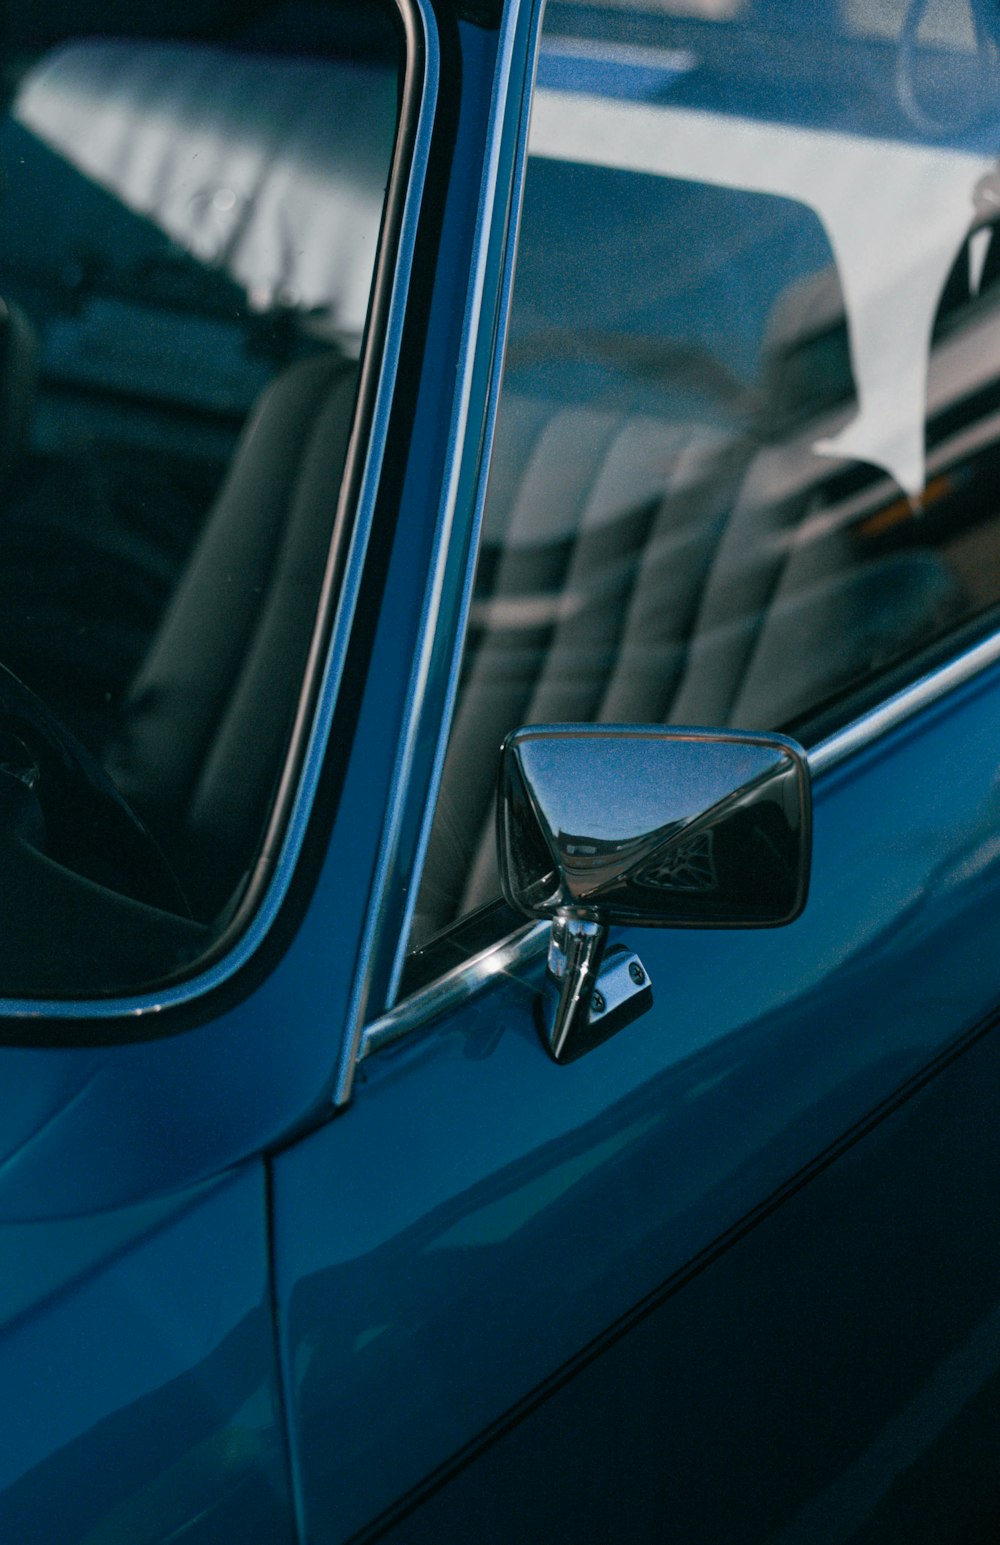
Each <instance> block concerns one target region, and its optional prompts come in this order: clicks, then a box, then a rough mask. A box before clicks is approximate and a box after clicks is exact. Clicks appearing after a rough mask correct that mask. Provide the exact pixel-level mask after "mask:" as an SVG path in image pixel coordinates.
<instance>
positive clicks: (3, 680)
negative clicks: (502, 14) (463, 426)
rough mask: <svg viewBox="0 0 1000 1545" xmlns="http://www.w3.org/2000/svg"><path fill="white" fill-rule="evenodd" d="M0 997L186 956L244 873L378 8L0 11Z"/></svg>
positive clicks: (346, 366) (332, 475) (132, 980)
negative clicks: (1, 95)
mask: <svg viewBox="0 0 1000 1545" xmlns="http://www.w3.org/2000/svg"><path fill="white" fill-rule="evenodd" d="M5 18H6V30H5V35H4V36H3V39H2V47H3V55H4V56H3V59H2V64H3V80H4V85H5V89H6V115H5V117H4V120H3V123H2V126H0V160H2V170H3V184H2V190H0V501H2V502H0V510H2V514H0V555H2V561H0V664H2V666H3V671H2V673H0V700H2V701H0V708H2V710H3V712H2V716H0V717H2V723H0V804H2V805H3V809H4V814H3V818H2V820H0V873H2V876H3V886H2V890H3V896H4V901H3V913H2V928H0V937H2V941H3V942H2V943H0V993H3V994H6V995H16V996H32V997H34V996H52V995H55V996H59V995H65V994H73V995H77V994H90V993H98V994H100V993H117V992H121V991H126V990H135V989H137V988H140V987H142V986H145V985H148V984H150V983H151V982H153V981H154V980H160V979H163V978H165V977H169V976H171V975H173V974H175V973H176V972H178V971H183V970H186V969H189V968H190V967H191V966H192V965H193V964H194V963H196V961H197V960H198V958H199V957H200V956H201V955H202V953H203V952H204V950H205V949H206V948H207V947H208V945H209V944H210V943H211V942H212V941H213V940H214V939H215V938H217V937H218V935H219V933H220V931H221V930H222V929H223V928H225V927H226V926H227V924H228V923H229V921H230V920H231V919H232V917H233V916H234V914H235V913H236V912H237V910H238V909H239V907H240V904H241V900H242V898H243V897H244V895H245V893H246V889H247V885H248V882H249V879H250V876H251V875H252V874H253V872H254V870H255V866H256V865H257V863H258V860H259V857H260V853H261V846H262V842H263V839H264V833H265V830H266V828H267V823H268V819H269V815H270V811H271V808H272V803H273V799H274V795H275V790H276V787H277V784H278V781H279V778H280V776H281V773H282V768H283V765H284V761H285V756H286V752H287V748H288V745H289V737H290V733H291V728H292V723H293V718H294V715H295V712H296V706H297V703H298V700H299V695H300V691H301V687H302V681H303V673H304V669H305V664H306V658H307V654H308V650H309V644H310V639H311V637H312V634H313V629H314V626H315V623H316V615H317V606H318V602H319V596H320V588H321V585H322V581H323V575H324V569H325V566H326V562H327V555H328V551H329V549H330V545H331V540H332V538H333V536H334V522H335V515H336V512H337V501H338V492H339V487H340V480H341V473H342V469H343V464H344V457H345V452H346V447H347V441H348V435H349V431H350V426H351V422H352V415H353V412H354V406H355V396H356V386H357V375H358V357H359V352H360V349H361V345H362V337H363V333H364V329H365V322H366V317H367V313H368V306H369V296H370V292H371V287H372V277H373V271H374V262H375V254H376V248H377V243H378V238H379V229H380V222H381V217H382V206H383V200H384V196H385V187H386V183H387V178H388V171H389V164H390V159H391V154H392V147H393V141H394V135H395V126H396V111H397V81H398V76H399V71H400V60H399V57H398V40H397V31H396V28H395V26H394V24H393V19H392V12H391V8H389V9H388V10H386V11H383V10H382V9H381V8H380V7H379V6H377V5H350V4H339V5H338V4H328V3H305V4H301V3H295V4H287V3H281V0H276V3H265V4H255V5H250V6H247V5H234V4H231V3H229V0H206V3H204V4H202V5H199V6H195V5H192V4H190V3H188V0H164V3H163V4H161V5H158V6H156V7H152V6H134V7H132V8H128V7H123V6H121V5H118V4H112V3H110V0H108V3H107V4H102V3H97V0H93V3H88V4H86V5H83V6H68V5H62V6H57V5H52V6H36V5H34V4H27V3H23V4H22V3H15V4H11V5H10V6H8V7H7V8H6V9H5Z"/></svg>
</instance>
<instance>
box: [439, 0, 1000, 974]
mask: <svg viewBox="0 0 1000 1545" xmlns="http://www.w3.org/2000/svg"><path fill="white" fill-rule="evenodd" d="M876 11H878V18H877V25H876V24H875V19H874V16H875V12H876ZM998 54H1000V22H998V20H997V18H996V14H995V9H994V8H993V7H991V6H982V5H975V6H972V5H970V4H968V3H966V0H955V3H954V4H947V5H946V4H942V5H929V4H923V3H922V0H912V3H909V4H907V3H903V0H901V3H900V4H899V5H885V6H879V7H872V6H864V5H855V4H853V3H848V0H843V3H842V4H840V5H838V4H837V3H835V0H829V3H824V4H819V3H818V0H817V3H809V4H802V3H801V0H787V3H783V0H746V3H743V4H728V5H720V4H715V3H712V4H709V3H708V0H663V3H662V4H657V5H656V6H655V7H654V6H652V5H648V6H645V5H643V6H639V5H627V6H625V5H618V6H602V7H596V6H591V5H586V6H582V5H576V6H562V5H558V4H555V3H553V4H552V5H550V7H549V9H548V12H547V19H546V28H545V33H544V37H543V43H542V52H541V57H540V63H539V70H538V84H537V90H536V93H535V98H534V105H533V115H532V122H531V133H530V160H529V169H528V175H527V186H526V194H525V201H524V209H523V217H522V228H521V238H520V247H519V253H518V270H517V278H516V284H515V292H514V301H513V311H512V319H511V328H510V336H509V346H508V353H507V361H506V370H505V378H504V386H503V394H502V398H501V403H500V410H499V418H498V426H497V434H496V447H495V453H494V458H493V465H492V471H491V477H490V483H489V489H488V498H487V507H486V514H485V529H484V532H483V538H482V547H481V552H480V556H479V565H478V572H477V579H476V587H475V596H474V600H473V604H472V612H471V619H470V624H469V629H468V636H467V639H466V642H465V651H464V657H463V664H462V676H461V682H460V687H459V696H458V701H457V706H456V711H455V717H454V723H453V727H452V731H451V739H450V744H449V748H448V754H447V761H446V765H445V769H444V775H443V782H442V787H441V794H440V799H439V804H438V810H437V815H436V818H435V822H434V826H433V830H432V834H431V838H430V845H429V849H428V854H427V860H426V865H425V871H424V878H423V886H422V890H421V893H420V896H419V899H418V902H417V912H416V921H415V925H414V933H413V943H414V945H416V946H417V947H421V946H424V945H425V944H426V943H427V942H428V941H429V940H430V939H432V938H433V937H434V936H435V935H437V934H439V933H440V932H441V930H443V929H447V928H449V927H451V926H452V925H453V924H454V923H455V922H456V920H458V919H460V918H463V917H465V916H466V915H467V914H470V913H472V912H473V911H475V909H476V908H478V907H481V906H483V905H485V904H487V903H489V902H491V901H492V900H493V899H494V898H495V897H496V895H497V892H498V883H497V873H496V866H495V856H494V838H493V823H492V809H493V806H492V801H493V788H494V778H495V765H496V752H497V747H498V746H499V744H500V742H501V740H502V738H503V736H504V735H505V734H507V733H508V732H509V731H510V730H511V729H513V728H514V727H515V726H517V725H519V724H531V723H551V722H560V721H575V720H584V721H596V722H611V723H616V722H618V723H682V724H691V725H706V726H738V727H741V728H746V729H753V730H758V729H759V730H766V729H790V730H791V731H792V732H793V733H797V734H799V735H801V736H803V737H805V738H806V739H808V737H809V735H810V733H811V730H810V726H811V725H815V724H817V723H819V722H820V718H821V716H822V722H823V723H824V724H826V725H829V724H831V723H832V722H835V721H836V719H837V718H838V716H839V717H840V718H841V719H843V718H846V717H847V716H849V715H850V713H851V712H853V711H856V707H854V706H852V705H856V704H857V701H858V696H857V694H858V693H859V691H860V690H862V689H865V690H868V689H870V687H871V686H872V684H879V683H884V682H887V681H888V680H889V679H890V675H891V677H892V680H893V682H894V683H895V682H898V681H899V680H900V679H901V676H902V677H903V678H905V675H906V674H907V672H909V674H911V675H912V674H916V673H917V672H918V671H919V670H920V669H922V668H923V666H922V662H923V660H924V659H925V658H926V651H927V649H928V646H930V645H933V644H934V643H935V641H938V640H943V639H945V638H947V637H948V636H950V635H951V634H953V633H954V631H955V630H956V629H958V628H967V625H968V624H969V623H970V621H971V619H979V620H980V625H981V626H982V627H992V626H994V625H995V615H994V609H995V607H996V603H997V601H998V599H1000V499H998V493H997V489H998V487H1000V484H998V478H997V473H998V469H1000V463H998V451H997V443H998V441H997V423H998V421H997V419H996V412H997V407H998V404H1000V395H998V391H1000V389H998V385H997V380H998V371H1000V240H998V238H997V236H996V234H995V233H996V221H997V219H998V214H1000V177H998V174H997V170H996V168H997V155H998V151H1000V94H998V87H1000V81H998V75H997V59H998ZM508 925H509V920H508ZM503 926H505V925H504V923H503V922H502V921H501V920H498V921H497V922H496V924H495V928H496V929H502V928H503ZM418 970H419V967H416V966H415V967H414V975H413V980H416V979H417V977H416V974H415V973H416V972H417V971H418Z"/></svg>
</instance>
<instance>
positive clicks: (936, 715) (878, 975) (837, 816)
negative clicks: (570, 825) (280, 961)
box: [274, 671, 1000, 1540]
mask: <svg viewBox="0 0 1000 1545" xmlns="http://www.w3.org/2000/svg"><path fill="white" fill-rule="evenodd" d="M998 692H1000V674H998V673H997V672H996V671H994V672H991V673H988V674H986V675H985V676H983V677H981V678H979V679H977V680H976V681H975V682H974V683H973V684H970V685H969V686H968V687H966V688H965V689H964V690H962V691H961V692H959V693H956V694H955V696H954V697H953V698H952V699H951V700H949V701H948V702H947V703H946V704H944V705H939V706H938V708H937V709H936V710H935V711H934V712H933V713H931V714H928V715H927V716H926V717H925V719H924V720H923V721H922V722H920V723H917V724H912V725H908V726H906V727H904V728H902V729H899V730H897V731H896V732H895V734H893V735H892V736H890V737H887V738H886V739H885V740H884V741H882V742H880V743H878V744H876V745H875V746H873V747H871V748H870V749H869V750H868V751H867V752H865V753H862V754H861V755H860V756H859V757H858V758H856V759H855V760H854V761H852V762H851V763H849V764H845V765H844V766H842V767H841V768H839V769H836V770H834V771H832V772H831V773H829V774H827V775H826V777H824V778H821V779H818V780H817V783H816V787H815V808H814V838H815V850H814V869H813V882H812V896H811V900H810V903H809V906H808V907H807V909H806V911H805V913H804V914H803V916H802V917H801V918H800V919H799V920H798V921H797V922H796V923H794V924H792V925H791V926H790V927H789V928H786V929H784V930H776V931H774V932H766V933H752V932H745V933H744V932H737V933H731V934H713V933H707V932H699V931H690V932H689V931H685V932H683V933H678V934H670V933H661V932H659V931H654V932H648V933H647V932H644V931H641V930H632V931H630V932H626V931H624V930H622V931H620V932H616V933H615V934H614V935H613V937H615V938H620V939H622V940H625V941H627V942H628V944H629V945H630V946H631V947H632V948H635V949H636V950H638V952H639V953H640V955H641V958H642V960H643V962H644V964H645V966H646V968H647V970H648V972H649V974H650V976H651V979H652V984H653V995H654V1006H653V1008H652V1010H651V1011H650V1012H649V1013H648V1014H646V1015H645V1016H644V1017H643V1018H641V1019H640V1020H638V1021H636V1023H635V1024H633V1025H631V1026H629V1027H628V1028H627V1029H626V1030H624V1031H622V1032H621V1033H620V1034H619V1035H618V1036H616V1037H614V1038H613V1039H612V1040H611V1041H609V1042H608V1043H607V1044H606V1045H605V1046H603V1047H601V1048H598V1050H596V1051H594V1052H592V1053H590V1054H588V1055H587V1056H585V1057H583V1058H581V1059H580V1060H579V1061H578V1062H576V1063H574V1064H572V1065H571V1066H569V1067H559V1066H557V1065H556V1064H554V1063H553V1062H552V1061H551V1060H550V1059H549V1058H548V1056H547V1054H546V1053H545V1051H544V1050H543V1048H542V1045H541V1042H540V1040H539V1037H538V1035H537V1032H536V1030H535V1026H534V1021H533V999H534V995H535V993H536V992H537V990H538V987H539V985H540V976H541V970H542V962H541V961H537V962H536V963H533V964H532V963H529V964H528V965H526V966H524V967H522V968H520V969H517V968H515V971H514V972H513V973H512V975H511V977H510V978H501V979H500V980H498V981H497V982H496V983H494V984H492V985H490V986H488V987H486V988H484V989H483V990H482V991H481V992H480V994H479V995H478V996H477V997H475V998H473V999H472V1000H471V1001H470V1002H469V1003H468V1004H465V1005H463V1006H461V1007H459V1008H458V1009H456V1010H455V1011H453V1012H452V1013H451V1014H448V1015H445V1016H444V1017H443V1018H442V1019H441V1020H440V1022H438V1023H436V1024H432V1025H430V1026H428V1027H427V1029H426V1030H425V1031H424V1032H423V1033H422V1034H421V1035H419V1036H414V1037H412V1038H409V1039H403V1040H402V1041H401V1042H399V1043H398V1044H397V1045H396V1046H395V1047H392V1048H389V1049H387V1050H386V1051H384V1052H383V1053H381V1054H379V1055H376V1056H375V1057H374V1058H372V1059H371V1060H370V1061H368V1062H367V1063H365V1064H363V1082H362V1083H361V1084H359V1087H358V1090H357V1093H356V1097H355V1102H354V1105H353V1106H352V1108H351V1112H350V1120H344V1121H337V1122H335V1123H333V1124H332V1125H331V1126H329V1127H328V1128H326V1129H324V1130H323V1131H321V1132H317V1133H315V1134H313V1135H312V1136H310V1137H307V1138H305V1139H304V1140H303V1141H302V1142H300V1143H299V1144H297V1145H296V1146H295V1147H293V1148H292V1149H290V1150H289V1151H288V1152H287V1153H284V1154H282V1155H281V1156H279V1157H278V1158H277V1159H276V1161H275V1164H274V1184H275V1199H276V1210H275V1272H276V1291H277V1296H278V1302H279V1304H280V1305H281V1306H282V1312H283V1320H284V1324H285V1326H286V1334H287V1343H286V1346H285V1367H286V1375H287V1376H288V1377H289V1379H290V1383H291V1387H290V1393H289V1401H290V1407H291V1411H292V1422H293V1434H294V1441H293V1450H294V1452H295V1454H296V1458H297V1460H298V1462H299V1463H300V1464H301V1466H302V1475H301V1482H300V1484H301V1486H302V1491H303V1496H304V1498H305V1508H306V1517H307V1519H308V1521H309V1528H310V1531H311V1532H310V1537H311V1538H312V1537H315V1538H317V1539H323V1540H326V1539H331V1540H332V1539H338V1540H339V1539H343V1538H347V1537H348V1536H349V1535H350V1533H351V1532H352V1530H353V1529H356V1528H358V1527H360V1526H361V1525H363V1524H366V1523H368V1522H369V1521H370V1516H372V1515H374V1514H376V1513H378V1512H380V1511H381V1510H383V1509H387V1508H389V1507H390V1506H391V1504H392V1503H393V1501H394V1500H395V1499H396V1498H397V1497H398V1496H399V1495H401V1494H403V1493H404V1492H406V1491H407V1490H409V1489H410V1488H412V1487H414V1486H416V1485H417V1484H418V1483H419V1482H420V1481H422V1480H424V1479H425V1478H426V1476H428V1475H429V1474H431V1473H432V1472H434V1471H435V1470H436V1469H437V1468H438V1467H440V1466H443V1465H446V1464H447V1463H448V1462H450V1461H451V1460H452V1459H453V1457H454V1456H455V1455H456V1454H457V1453H458V1452H460V1451H461V1450H462V1449H463V1448H464V1446H465V1445H466V1444H468V1443H469V1442H471V1441H472V1440H473V1439H474V1437H475V1435H476V1434H477V1433H479V1432H481V1431H484V1430H486V1429H488V1428H490V1427H491V1426H492V1425H493V1424H495V1423H499V1422H501V1421H502V1419H503V1418H504V1416H505V1414H506V1413H507V1411H508V1410H510V1409H512V1408H514V1407H516V1406H517V1405H518V1403H519V1402H521V1401H522V1400H524V1399H525V1398H526V1397H528V1396H529V1395H530V1394H531V1393H532V1391H534V1390H536V1389H537V1388H538V1387H539V1386H542V1385H543V1384H544V1383H545V1381H546V1380H549V1379H551V1378H552V1377H553V1376H555V1375H556V1374H557V1373H558V1371H559V1369H560V1368H561V1367H562V1366H563V1365H564V1364H566V1363H568V1362H570V1360H572V1359H573V1358H575V1357H576V1356H577V1355H578V1354H579V1353H581V1352H582V1351H583V1349H584V1348H586V1347H587V1346H588V1345H589V1344H590V1343H591V1342H592V1341H593V1340H594V1339H595V1338H597V1337H599V1336H600V1335H601V1333H602V1332H603V1331H604V1330H605V1329H606V1328H607V1326H608V1325H611V1324H614V1323H615V1322H616V1321H618V1320H619V1319H621V1318H622V1317H624V1316H627V1315H628V1314H629V1313H630V1311H632V1310H633V1309H634V1307H635V1306H636V1305H637V1304H639V1303H641V1302H642V1301H644V1300H645V1299H646V1298H647V1297H648V1296H649V1295H651V1294H655V1293H656V1292H658V1291H659V1290H660V1289H661V1288H662V1287H663V1285H664V1284H666V1283H668V1282H670V1281H672V1280H674V1279H675V1278H676V1277H677V1276H678V1274H681V1273H683V1272H684V1271H685V1270H686V1269H687V1268H689V1267H690V1264H691V1263H692V1262H693V1261H696V1260H697V1259H699V1258H700V1257H702V1256H703V1254H704V1253H705V1252H706V1251H709V1250H711V1249H712V1248H713V1247H714V1246H715V1245H716V1243H717V1241H719V1240H720V1239H723V1238H724V1237H725V1236H726V1235H727V1234H728V1233H729V1232H730V1231H732V1230H734V1229H737V1228H738V1227H740V1226H741V1225H742V1224H743V1223H744V1220H746V1219H747V1218H748V1217H750V1216H752V1215H753V1214H754V1213H755V1211H756V1210H758V1209H760V1208H761V1207H762V1206H764V1205H765V1204H768V1205H769V1204H770V1202H771V1200H772V1199H773V1198H775V1197H776V1196H779V1195H780V1194H781V1193H782V1192H783V1190H784V1189H785V1188H787V1187H788V1186H789V1184H790V1183H791V1181H792V1180H793V1178H794V1177H796V1176H798V1175H799V1174H800V1173H801V1172H803V1171H806V1170H808V1168H809V1166H811V1165H814V1164H815V1163H816V1162H817V1160H819V1159H821V1157H822V1156H823V1155H824V1153H825V1152H826V1151H827V1150H828V1149H830V1148H831V1147H834V1146H835V1145H837V1144H838V1143H839V1142H841V1141H842V1140H843V1138H844V1136H845V1134H847V1133H850V1132H851V1131H852V1130H853V1129H855V1128H856V1127H857V1126H858V1125H859V1124H860V1123H863V1122H865V1121H867V1120H869V1119H870V1118H871V1117H872V1115H873V1113H875V1112H877V1111H878V1110H879V1108H880V1107H881V1106H883V1104H884V1103H885V1102H887V1101H891V1100H892V1099H893V1098H894V1097H895V1096H896V1095H897V1094H898V1092H899V1091H900V1090H901V1089H903V1088H905V1087H906V1086H907V1084H908V1082H910V1081H913V1080H919V1079H920V1078H921V1077H922V1075H923V1074H924V1072H925V1071H926V1070H927V1068H928V1067H929V1066H931V1065H932V1064H933V1063H934V1062H935V1061H936V1059H938V1058H939V1057H941V1056H942V1055H943V1054H945V1053H947V1052H948V1051H949V1050H950V1049H952V1048H954V1047H955V1046H956V1044H957V1043H959V1042H960V1041H961V1039H962V1037H964V1036H969V1035H971V1034H974V1033H976V1032H977V1031H978V1029H979V1028H981V1027H982V1025H983V1024H984V1023H985V1022H988V1021H989V1019H990V1017H991V1015H993V1014H995V1012H996V1009H997V1006H998V1002H1000V962H998V959H997V956H996V953H995V949H994V945H993V933H994V928H993V911H994V907H995V905H996V897H997V889H998V886H1000V847H998V845H997V842H996V838H995V835H994V830H993V828H994V825H995V820H996V801H997V798H998V794H997V787H996V764H997V734H996V705H997V695H998ZM958 745H960V746H961V747H962V753H961V756H960V757H956V756H955V755H954V752H953V748H954V747H956V746H958ZM901 789H902V790H905V791H906V796H905V799H904V798H900V797H899V793H898V791H899V790H901ZM944 794H946V797H947V801H948V820H947V821H942V819H941V800H942V797H943V795H944ZM952 1076H955V1075H954V1074H953V1073H950V1072H942V1073H941V1074H940V1077H941V1078H942V1079H947V1078H949V1077H952ZM942 1098H945V1099H946V1098H947V1096H943V1097H942ZM417 1113H419V1115H417ZM928 1138H930V1132H928ZM907 1140H908V1141H909V1139H907ZM345 1176H350V1177H351V1179H350V1181H349V1182H345V1180H344V1177H345ZM878 1183H879V1182H878V1181H877V1180H876V1179H873V1185H877V1184H878ZM851 1227H852V1223H851V1220H850V1219H849V1218H845V1219H844V1220H843V1224H842V1232H843V1236H844V1239H845V1240H846V1238H847V1237H848V1232H847V1231H849V1230H850V1228H851ZM862 1243H863V1241H862V1240H859V1241H858V1248H859V1249H860V1248H861V1245H862ZM843 1248H845V1249H847V1248H848V1246H847V1245H846V1243H845V1244H844V1245H843ZM925 1269H926V1272H927V1274H928V1278H927V1279H925V1280H924V1281H923V1283H922V1284H915V1289H914V1290H915V1291H921V1292H926V1291H929V1290H930V1280H932V1279H933V1275H934V1273H935V1271H936V1270H937V1265H936V1263H934V1262H932V1261H928V1262H927V1263H926V1268H925ZM692 1291H693V1290H692ZM841 1355H842V1356H844V1357H848V1358H849V1356H850V1351H849V1349H848V1348H842V1349H841ZM608 1358H609V1360H610V1361H611V1362H613V1358H614V1354H613V1353H610V1352H609V1353H608ZM303 1366H306V1367H307V1368H308V1370H309V1371H308V1372H306V1373H305V1374H301V1373H299V1374H296V1373H294V1372H293V1369H301V1368H302V1367H303ZM403 1370H405V1372H404V1371H403ZM568 1388H572V1386H571V1385H570V1386H568ZM562 1398H563V1400H564V1402H565V1401H569V1403H570V1405H572V1399H571V1396H570V1395H569V1394H564V1396H563V1397H562ZM583 1398H584V1397H583V1396H582V1395H581V1399H583ZM575 1419H576V1418H575V1417H574V1420H575ZM657 1420H658V1418H657ZM340 1455H343V1456H344V1457H343V1460H341V1459H340V1458H339V1457H338V1456H340ZM366 1512H367V1513H368V1514H369V1516H368V1517H366V1516H365V1514H366ZM539 1537H541V1536H539ZM571 1537H575V1536H571Z"/></svg>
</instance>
